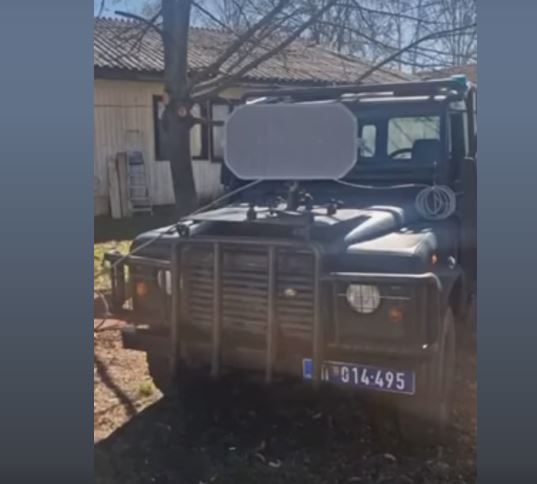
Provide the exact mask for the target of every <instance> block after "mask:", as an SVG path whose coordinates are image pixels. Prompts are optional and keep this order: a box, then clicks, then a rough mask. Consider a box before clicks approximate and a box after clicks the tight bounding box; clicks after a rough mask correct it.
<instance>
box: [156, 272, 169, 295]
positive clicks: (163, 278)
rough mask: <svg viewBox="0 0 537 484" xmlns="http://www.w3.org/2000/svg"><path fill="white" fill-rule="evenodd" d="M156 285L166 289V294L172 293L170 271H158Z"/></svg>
mask: <svg viewBox="0 0 537 484" xmlns="http://www.w3.org/2000/svg"><path fill="white" fill-rule="evenodd" d="M157 283H158V286H159V287H160V288H161V289H163V290H164V291H166V294H168V296H171V294H172V273H171V272H170V271H158V273H157Z"/></svg>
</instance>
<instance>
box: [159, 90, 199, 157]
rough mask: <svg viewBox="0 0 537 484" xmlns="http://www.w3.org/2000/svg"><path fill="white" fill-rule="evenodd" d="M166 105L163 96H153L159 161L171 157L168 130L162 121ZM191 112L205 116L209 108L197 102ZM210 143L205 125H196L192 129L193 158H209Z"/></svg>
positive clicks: (191, 145)
mask: <svg viewBox="0 0 537 484" xmlns="http://www.w3.org/2000/svg"><path fill="white" fill-rule="evenodd" d="M165 106H166V105H165V103H164V99H163V97H162V96H153V122H154V129H155V160H157V161H168V160H169V159H170V157H169V155H168V153H167V132H166V131H165V129H164V125H163V122H162V116H163V114H164V108H165ZM191 112H192V115H193V116H195V117H200V118H204V117H206V115H207V109H206V106H205V105H204V104H195V105H194V106H192V110H191ZM208 145H209V143H208V132H207V129H206V128H205V126H202V125H200V124H196V125H194V126H193V127H192V128H191V130H190V153H191V156H192V159H194V160H200V159H207V155H208V151H209V150H208Z"/></svg>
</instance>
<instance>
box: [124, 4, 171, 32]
mask: <svg viewBox="0 0 537 484" xmlns="http://www.w3.org/2000/svg"><path fill="white" fill-rule="evenodd" d="M161 13H162V10H159V11H158V12H157V13H156V14H155V15H153V17H152V18H151V19H149V20H148V19H146V18H144V17H141V16H140V15H136V14H135V13H130V12H123V11H121V10H116V11H115V14H116V15H119V16H121V17H125V18H130V19H132V20H137V21H138V22H142V23H143V24H145V26H146V28H147V29H146V32H147V30H149V29H153V30H154V31H155V32H157V33H158V34H159V35H160V36H161V37H163V36H164V33H163V32H162V30H161V29H160V28H159V27H157V26H156V25H155V21H156V20H157V18H158V17H159V16H160V14H161Z"/></svg>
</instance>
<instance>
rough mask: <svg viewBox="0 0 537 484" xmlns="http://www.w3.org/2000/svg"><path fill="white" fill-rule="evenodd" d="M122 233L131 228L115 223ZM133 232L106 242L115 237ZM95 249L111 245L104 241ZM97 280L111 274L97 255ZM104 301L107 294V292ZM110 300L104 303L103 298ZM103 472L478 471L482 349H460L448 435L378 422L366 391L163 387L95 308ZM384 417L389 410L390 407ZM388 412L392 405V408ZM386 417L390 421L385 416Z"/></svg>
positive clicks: (459, 479)
mask: <svg viewBox="0 0 537 484" xmlns="http://www.w3.org/2000/svg"><path fill="white" fill-rule="evenodd" d="M115 238H116V240H122V239H124V236H123V234H119V235H118V234H115ZM115 246H121V247H126V246H128V242H125V241H123V242H107V248H110V247H115ZM95 251H96V257H97V260H96V261H95V262H96V266H97V262H98V257H99V256H100V253H102V251H103V245H102V244H96V246H95ZM95 276H96V289H98V290H100V291H103V292H106V289H107V284H106V278H105V277H103V275H102V274H101V273H100V270H98V269H97V267H96V272H95ZM97 306H98V304H97ZM101 309H102V308H101ZM94 324H95V327H96V330H95V333H94V349H95V352H94V441H95V481H96V482H97V483H103V484H105V483H106V484H112V483H114V484H122V483H129V484H130V483H132V484H138V483H140V484H142V483H144V484H145V483H185V484H191V483H192V484H200V483H205V484H209V483H212V482H214V483H226V484H231V483H234V484H235V483H239V484H240V483H250V482H253V483H256V484H265V483H266V484H268V483H271V484H272V483H285V484H287V483H304V482H308V483H313V484H317V483H319V484H320V483H327V484H339V483H352V482H354V483H367V484H373V483H375V484H379V483H384V484H388V483H391V484H403V483H409V484H410V483H424V484H425V483H426V484H435V483H450V484H456V483H474V482H475V480H476V476H475V443H476V384H475V351H474V350H473V348H471V347H465V348H464V350H463V351H461V353H460V355H459V375H458V380H457V392H456V394H457V402H456V408H455V415H454V417H455V418H454V424H453V427H452V428H451V429H450V435H449V441H448V444H446V445H445V446H443V447H422V446H409V445H408V444H404V443H402V442H401V441H400V440H399V439H398V438H397V436H396V435H395V434H391V433H389V432H387V431H383V432H382V433H378V432H375V430H374V427H373V426H372V425H371V423H372V419H371V418H370V415H369V413H368V408H369V407H368V406H367V404H366V402H365V400H364V398H363V397H362V396H357V395H351V394H343V393H340V392H338V391H336V390H331V389H327V390H326V391H323V393H321V394H316V393H315V392H313V391H308V390H306V389H304V388H303V387H296V388H292V387H289V386H277V387H275V388H270V389H269V388H266V387H264V386H263V385H256V384H253V383H244V382H241V383H240V384H239V382H237V381H234V380H224V381H220V382H216V383H215V382H210V381H208V380H205V379H193V380H192V381H190V382H184V384H183V385H182V386H181V387H180V389H179V392H178V394H177V395H175V396H173V397H162V395H161V394H160V392H159V391H158V390H157V389H156V388H155V387H154V386H153V384H152V382H151V379H150V377H149V374H148V370H147V363H146V359H145V356H144V354H143V353H139V352H135V351H129V350H125V349H123V348H122V346H121V341H120V336H119V330H118V327H119V326H121V324H122V322H121V321H114V320H106V321H103V318H98V319H95V321H94ZM383 412H385V414H386V417H388V416H389V413H388V412H387V411H383ZM383 414H384V413H383ZM387 421H389V420H388V419H387Z"/></svg>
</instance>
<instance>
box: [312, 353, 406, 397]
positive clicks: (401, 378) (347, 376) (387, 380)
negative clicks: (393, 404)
mask: <svg viewBox="0 0 537 484" xmlns="http://www.w3.org/2000/svg"><path fill="white" fill-rule="evenodd" d="M302 375H303V377H304V379H305V380H311V379H313V361H312V360H311V358H305V359H304V360H303V361H302ZM321 380H322V381H325V382H329V383H337V384H341V385H350V386H354V387H361V388H368V389H372V390H379V391H384V392H394V393H406V394H408V395H413V394H414V393H415V391H416V375H415V373H414V372H413V371H406V370H392V369H386V368H377V367H374V366H366V365H358V364H354V363H340V362H338V361H325V362H323V364H322V368H321Z"/></svg>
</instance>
